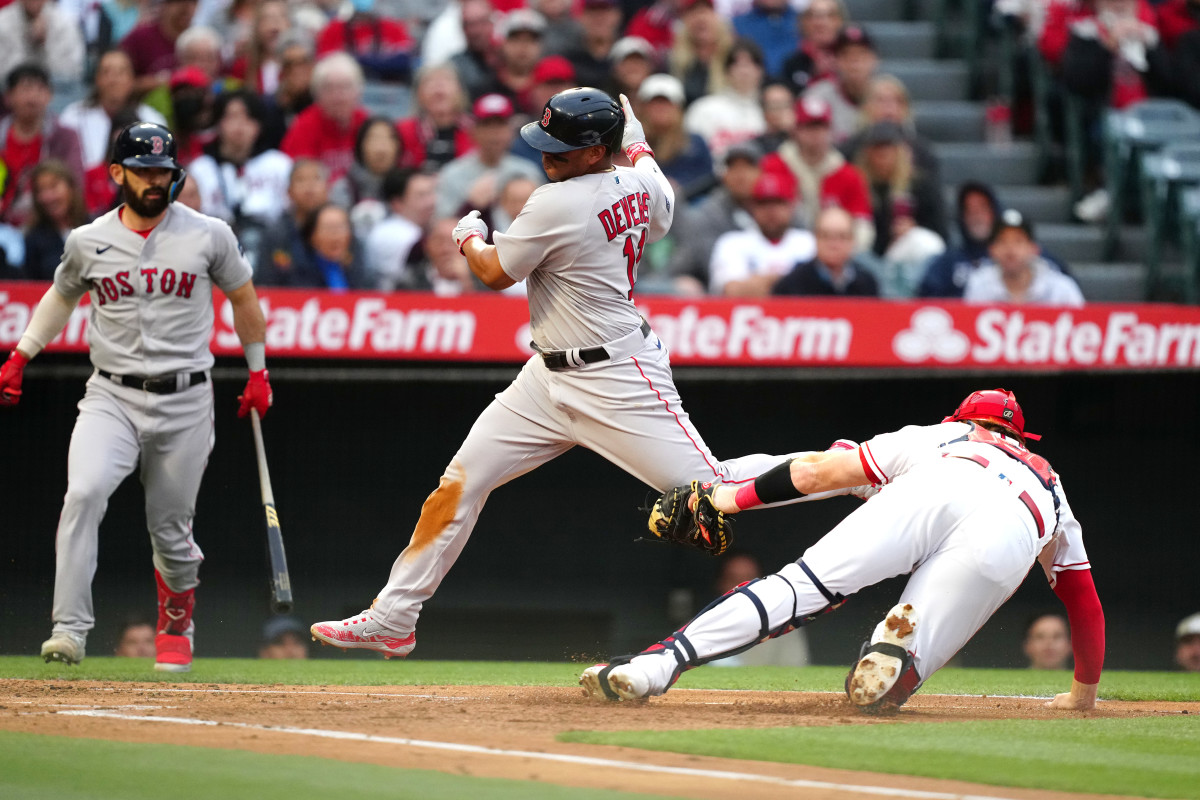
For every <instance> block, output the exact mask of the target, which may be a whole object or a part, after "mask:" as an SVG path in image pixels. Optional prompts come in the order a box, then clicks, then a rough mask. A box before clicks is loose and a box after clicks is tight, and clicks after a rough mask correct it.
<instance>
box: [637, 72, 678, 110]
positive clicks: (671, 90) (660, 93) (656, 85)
mask: <svg viewBox="0 0 1200 800" xmlns="http://www.w3.org/2000/svg"><path fill="white" fill-rule="evenodd" d="M637 96H638V99H639V100H641V101H642V102H643V103H645V102H648V101H650V100H654V99H655V98H657V97H661V98H663V99H664V100H670V101H671V102H672V103H674V104H675V105H677V106H681V105H683V102H684V99H685V98H684V93H683V84H682V83H680V82H679V78H676V77H675V76H674V75H667V74H666V73H662V72H660V73H658V74H657V75H651V76H649V77H648V78H646V80H644V81H642V85H641V86H639V87H638V91H637Z"/></svg>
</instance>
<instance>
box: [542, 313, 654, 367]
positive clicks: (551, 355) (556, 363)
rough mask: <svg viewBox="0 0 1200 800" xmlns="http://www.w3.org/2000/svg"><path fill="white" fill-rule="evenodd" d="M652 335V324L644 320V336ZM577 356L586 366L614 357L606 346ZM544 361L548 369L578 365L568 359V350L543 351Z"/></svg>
mask: <svg viewBox="0 0 1200 800" xmlns="http://www.w3.org/2000/svg"><path fill="white" fill-rule="evenodd" d="M649 335H650V323H649V322H647V321H646V320H642V336H643V337H645V336H649ZM576 356H577V357H578V359H579V360H580V361H582V362H583V363H585V364H595V363H596V362H597V361H607V360H608V359H609V358H611V357H612V356H610V355H609V353H608V351H607V350H605V349H604V345H597V346H596V347H584V348H582V349H580V350H578V351H577V352H576ZM542 360H543V361H545V362H546V369H555V370H557V369H569V368H571V367H577V366H579V365H578V364H573V363H571V361H569V360H568V359H567V351H566V350H544V351H542Z"/></svg>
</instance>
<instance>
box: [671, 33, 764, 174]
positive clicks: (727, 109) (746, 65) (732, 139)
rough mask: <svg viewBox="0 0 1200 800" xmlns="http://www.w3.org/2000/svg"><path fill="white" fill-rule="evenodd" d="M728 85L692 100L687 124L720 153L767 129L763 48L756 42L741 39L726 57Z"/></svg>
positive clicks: (685, 120)
mask: <svg viewBox="0 0 1200 800" xmlns="http://www.w3.org/2000/svg"><path fill="white" fill-rule="evenodd" d="M725 81H726V88H725V89H723V90H722V91H721V92H719V93H717V94H711V95H708V96H706V97H701V98H700V99H699V100H697V101H696V102H694V103H692V105H691V107H690V108H688V110H687V114H686V115H685V116H684V122H683V124H684V127H686V128H687V129H688V130H689V131H691V132H692V133H697V134H699V135H700V137H701V138H703V139H704V141H705V143H706V144H707V145H708V149H709V152H711V153H712V154H713V156H715V157H720V156H721V155H723V154H724V152H725V150H726V149H728V148H729V146H730V145H732V144H735V143H737V142H743V141H746V140H747V139H753V138H754V137H756V136H759V135H761V134H762V133H763V132H764V131H766V129H767V122H766V120H765V119H763V112H762V106H761V105H759V91H760V89H761V88H762V81H763V60H762V51H761V50H760V49H759V48H758V45H756V44H755V43H754V42H751V41H748V40H745V39H739V40H738V41H737V42H735V43H734V45H733V47H731V48H730V50H729V55H728V56H726V57H725Z"/></svg>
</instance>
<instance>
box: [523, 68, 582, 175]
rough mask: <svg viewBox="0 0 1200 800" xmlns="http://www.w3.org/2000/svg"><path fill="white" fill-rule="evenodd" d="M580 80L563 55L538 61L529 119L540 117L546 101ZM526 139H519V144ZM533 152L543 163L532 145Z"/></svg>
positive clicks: (531, 151) (532, 88)
mask: <svg viewBox="0 0 1200 800" xmlns="http://www.w3.org/2000/svg"><path fill="white" fill-rule="evenodd" d="M578 85H579V82H578V81H577V80H576V79H575V67H573V66H571V62H570V61H568V60H567V59H566V58H564V57H563V56H546V57H545V58H543V59H542V60H541V61H539V62H538V63H537V66H536V67H534V68H533V86H532V87H531V88H530V90H529V108H530V110H531V113H530V117H529V119H530V120H532V119H534V118H535V117H536V118H538V119H540V118H541V116H542V109H544V108H545V107H546V103H548V102H549V101H550V98H551V97H553V96H554V95H556V94H558V93H559V92H561V91H563V90H564V89H570V88H571V87H573V86H578ZM523 141H524V139H519V140H518V142H517V144H518V145H519V144H520V143H521V142H523ZM527 150H528V152H529V153H531V154H536V156H535V157H533V159H532V160H534V161H536V162H538V163H539V164H540V163H542V158H541V152H540V151H538V150H534V149H533V148H532V147H529V148H527Z"/></svg>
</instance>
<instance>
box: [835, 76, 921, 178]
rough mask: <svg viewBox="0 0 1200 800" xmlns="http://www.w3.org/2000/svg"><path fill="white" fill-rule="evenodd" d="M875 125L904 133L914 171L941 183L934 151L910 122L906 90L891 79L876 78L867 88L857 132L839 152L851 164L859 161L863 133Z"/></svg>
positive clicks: (910, 110) (901, 84)
mask: <svg viewBox="0 0 1200 800" xmlns="http://www.w3.org/2000/svg"><path fill="white" fill-rule="evenodd" d="M877 122H894V123H895V124H897V125H899V126H900V128H901V130H903V131H904V143H905V144H907V145H908V149H909V151H910V152H911V153H912V156H913V164H914V165H915V166H916V167H917V169H919V170H921V172H922V173H923V174H924V175H926V176H928V177H929V179H930V180H932V181H934V182H939V181H940V177H939V176H940V174H941V169H940V167H939V165H938V159H937V156H936V155H934V153H933V147H932V146H931V145H930V144H929V142H928V140H926V139H925V137H923V136H921V135H920V134H918V133H917V126H916V124H915V123H914V122H913V116H912V106H911V105H910V102H909V97H908V88H907V87H905V85H904V83H903V82H902V81H901V80H900V79H899V78H897V77H896V76H894V75H876V76H875V77H874V78H872V79H871V81H870V83H869V84H868V85H867V95H866V97H865V98H864V99H863V105H862V115H861V118H860V120H859V125H860V127H859V129H858V130H857V131H856V132H855V133H854V135H853V136H851V137H850V138H849V139H847V140H846V141H844V142H842V144H841V146H840V147H839V148H838V149H839V150H841V151H842V154H843V155H844V156H846V158H847V159H849V160H850V161H854V160H856V159H857V158H858V155H859V151H860V150H861V149H862V146H863V138H864V136H865V135H866V131H867V129H868V128H870V127H871V126H872V125H874V124H875V123H877Z"/></svg>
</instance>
